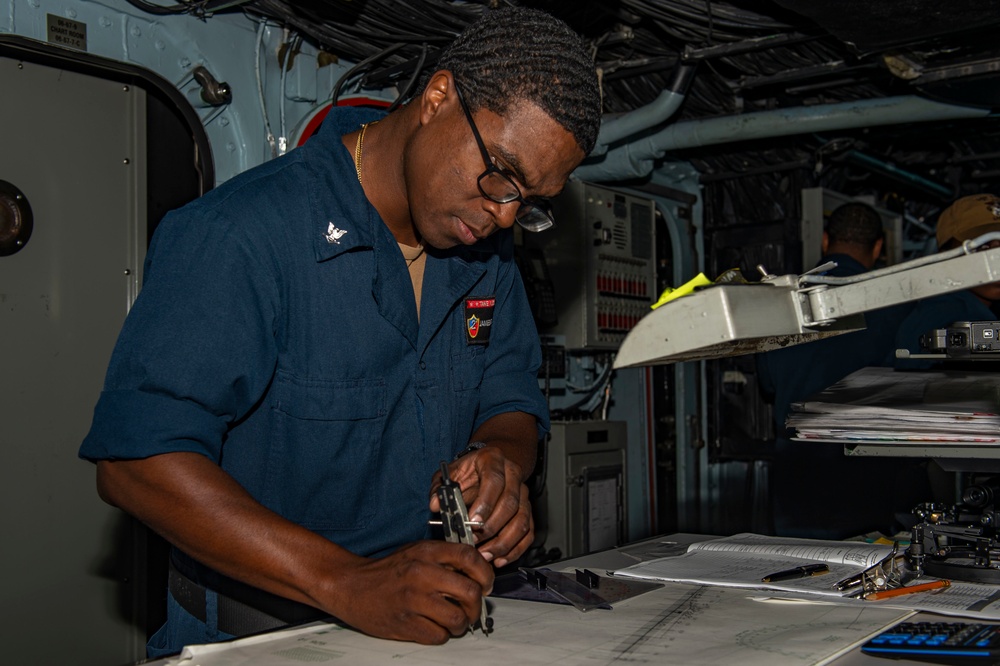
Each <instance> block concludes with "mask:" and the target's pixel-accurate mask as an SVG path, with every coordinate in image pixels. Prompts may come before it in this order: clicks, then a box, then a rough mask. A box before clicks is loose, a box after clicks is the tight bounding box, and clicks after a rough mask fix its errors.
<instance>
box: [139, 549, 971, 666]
mask: <svg viewBox="0 0 1000 666" xmlns="http://www.w3.org/2000/svg"><path fill="white" fill-rule="evenodd" d="M706 538H712V537H706V536H699V535H693V534H674V535H668V536H662V537H657V538H654V539H649V540H646V541H644V542H640V543H637V544H631V545H629V546H624V547H622V548H618V549H612V550H609V551H604V552H601V553H593V554H589V555H586V556H582V557H578V558H573V559H569V560H565V561H562V562H559V563H556V564H553V565H551V566H550V567H548V568H551V569H552V570H569V571H572V570H573V569H589V570H591V571H594V572H595V573H598V574H601V575H603V574H605V572H606V571H611V570H616V569H621V568H624V567H626V566H628V565H631V564H635V563H636V562H637V557H640V556H641V554H642V553H643V552H647V553H648V552H649V549H650V548H662V547H663V544H664V543H667V542H670V543H675V544H677V547H678V549H679V550H683V548H684V547H685V546H686V545H687V544H690V543H692V542H694V541H701V540H705V539H706ZM747 592H748V591H747V590H734V589H730V588H718V587H706V586H696V585H684V584H675V583H668V584H666V585H665V586H664V587H663V588H661V589H658V590H654V591H652V592H647V593H644V594H642V595H639V596H637V597H634V598H632V599H629V600H627V601H625V602H622V603H621V604H616V605H615V609H614V610H612V611H604V610H593V611H590V612H587V613H582V612H580V611H579V610H577V609H576V608H574V607H572V606H563V605H557V604H546V603H537V602H528V601H517V600H512V599H492V598H491V599H490V606H491V615H492V616H493V617H494V620H495V630H494V632H493V634H492V635H491V636H489V637H485V636H482V635H481V634H475V633H474V634H471V635H466V636H463V637H461V638H458V639H453V640H451V641H449V642H448V643H447V644H446V645H443V646H419V645H416V644H412V643H401V642H395V641H385V640H381V639H376V638H372V637H369V636H365V635H363V634H360V633H358V632H355V631H353V630H349V629H341V628H336V627H333V626H330V628H329V630H326V628H323V629H324V631H323V632H322V635H312V636H306V637H305V638H299V639H297V640H298V641H299V642H298V643H295V644H294V645H291V644H289V645H285V646H284V647H282V648H281V650H280V651H279V650H278V648H277V647H273V646H271V647H268V646H267V645H266V644H263V643H262V644H261V646H260V647H259V654H257V653H254V652H253V651H251V652H250V654H251V658H250V659H248V660H245V661H236V660H230V659H225V660H222V659H220V657H219V656H218V655H204V656H199V658H198V659H196V660H194V661H183V662H178V661H177V660H176V658H174V659H173V660H170V659H164V660H157V661H153V662H149V663H150V664H156V665H160V666H166V665H167V664H176V663H182V664H193V663H204V664H205V665H206V666H211V665H212V664H247V665H249V664H257V663H260V664H268V665H270V664H276V663H282V664H283V663H285V662H284V661H280V658H279V657H276V656H274V655H276V654H277V655H286V654H290V652H289V650H298V651H300V652H301V651H303V650H306V651H307V650H314V651H316V654H317V655H319V653H320V652H321V651H324V650H325V651H326V652H324V654H326V655H327V656H329V655H330V654H332V653H333V652H336V653H337V654H336V656H337V657H338V658H343V661H344V663H347V662H350V663H352V664H354V665H356V666H365V665H367V664H383V663H389V662H395V663H406V664H428V665H430V664H434V665H436V666H447V665H456V666H463V665H465V664H473V663H475V664H477V666H478V665H480V664H485V665H488V664H497V665H498V666H499V665H503V666H510V664H511V663H512V662H514V663H519V664H525V665H527V664H538V665H539V666H546V665H548V664H559V665H560V666H591V665H594V664H602V663H617V662H620V661H623V660H624V661H628V662H629V663H633V664H659V663H685V664H689V665H701V664H705V665H709V664H727V663H738V664H740V666H754V665H756V664H760V665H761V666H779V665H782V664H788V665H789V666H796V665H799V664H810V663H830V664H834V665H835V666H866V665H867V666H876V665H877V664H880V663H881V664H883V665H885V664H889V663H891V662H889V661H887V660H886V659H884V658H879V657H871V656H869V655H865V654H862V653H861V651H860V649H858V648H856V647H855V648H853V649H850V650H849V651H846V652H844V653H843V654H841V655H840V656H837V657H836V658H832V659H831V658H830V657H829V656H828V655H829V653H830V652H832V651H833V650H832V649H830V648H828V647H826V646H824V645H823V642H824V640H826V637H830V640H831V644H832V645H834V646H836V645H848V644H850V643H854V642H856V641H860V640H862V639H864V638H865V637H866V636H868V635H871V634H872V633H875V632H877V631H879V630H880V629H881V628H884V627H888V626H891V625H892V624H894V623H895V622H896V621H898V619H899V617H900V616H901V615H902V613H904V612H905V611H900V610H899V609H895V610H893V609H889V608H885V607H877V606H873V607H870V608H863V609H861V610H859V609H858V607H857V606H845V605H843V604H803V603H802V602H787V601H785V602H783V603H767V602H762V601H760V600H758V599H753V598H751V596H752V595H750V594H748V593H747ZM915 617H917V618H919V619H925V620H944V621H962V620H961V618H953V617H942V616H933V615H930V614H918V615H917V616H915ZM307 631H308V630H307ZM274 635H277V634H274ZM255 649H256V648H255ZM269 650H270V652H269ZM824 650H825V651H824ZM515 654H516V656H515ZM298 656H299V657H304V656H308V655H304V653H303V654H300V655H298ZM314 656H315V655H314ZM231 657H235V655H232V656H231ZM282 658H283V657H282ZM311 660H312V661H315V660H316V659H311ZM297 661H302V658H299V659H297ZM893 662H894V663H896V664H919V663H926V662H917V661H910V660H893ZM289 663H291V662H289Z"/></svg>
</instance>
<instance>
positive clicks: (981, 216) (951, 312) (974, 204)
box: [896, 194, 1000, 370]
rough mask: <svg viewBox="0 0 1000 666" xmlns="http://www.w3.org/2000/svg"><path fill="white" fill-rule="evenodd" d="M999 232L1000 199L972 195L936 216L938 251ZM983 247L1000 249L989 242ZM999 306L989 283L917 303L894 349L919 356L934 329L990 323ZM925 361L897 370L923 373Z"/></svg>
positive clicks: (904, 363) (996, 288) (999, 286)
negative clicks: (923, 341) (922, 340)
mask: <svg viewBox="0 0 1000 666" xmlns="http://www.w3.org/2000/svg"><path fill="white" fill-rule="evenodd" d="M998 231H1000V197H997V196H995V195H993V194H973V195H970V196H967V197H962V198H961V199H958V200H957V201H955V202H954V203H952V204H951V205H950V206H948V207H947V208H945V209H944V210H943V211H941V214H940V215H939V216H938V221H937V228H936V230H935V232H936V236H937V243H938V249H939V250H940V251H945V250H950V249H953V248H956V247H958V246H959V245H961V244H962V243H963V242H964V241H967V240H973V239H974V238H976V237H978V236H982V235H983V234H986V233H991V232H993V233H995V232H998ZM986 247H989V248H994V247H1000V241H992V242H991V243H989V244H988V245H987V246H986ZM997 302H1000V283H996V282H994V283H990V284H984V285H980V286H978V287H973V288H971V289H963V290H961V291H952V292H949V293H947V294H941V295H940V296H933V297H931V298H925V299H923V300H921V301H918V302H917V303H916V304H915V305H914V307H913V309H912V311H911V312H910V314H909V315H908V316H907V317H906V319H904V320H903V322H902V323H901V324H900V325H899V330H898V331H897V333H896V346H897V347H899V348H900V349H908V350H910V351H911V352H913V353H921V352H923V351H924V350H923V349H921V347H920V337H921V336H922V335H925V334H926V333H929V332H931V331H932V330H934V329H936V328H945V327H948V326H951V325H952V324H954V323H955V322H960V321H992V320H994V319H996V317H997V315H996V314H995V313H994V312H993V308H994V306H995V304H996V303H997ZM934 363H935V362H934V361H930V360H926V359H903V360H899V361H896V367H899V368H907V369H911V370H912V369H926V368H929V367H931V366H932V365H934Z"/></svg>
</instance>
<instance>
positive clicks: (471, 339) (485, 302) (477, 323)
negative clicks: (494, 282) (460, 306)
mask: <svg viewBox="0 0 1000 666" xmlns="http://www.w3.org/2000/svg"><path fill="white" fill-rule="evenodd" d="M496 303H497V299H496V298H493V297H492V296H491V297H488V298H467V299H466V300H465V342H466V344H470V345H488V344H489V343H490V329H491V328H493V308H494V307H495V306H496Z"/></svg>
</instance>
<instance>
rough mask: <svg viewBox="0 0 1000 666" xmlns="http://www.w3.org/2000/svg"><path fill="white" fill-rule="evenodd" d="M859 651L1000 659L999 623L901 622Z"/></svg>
mask: <svg viewBox="0 0 1000 666" xmlns="http://www.w3.org/2000/svg"><path fill="white" fill-rule="evenodd" d="M861 652H863V653H864V654H869V655H872V656H877V657H892V658H895V659H913V660H917V661H927V662H931V663H935V664H976V663H979V664H992V663H996V662H1000V624H985V623H980V622H901V623H900V624H897V625H896V626H894V627H892V628H890V629H886V630H885V631H883V632H882V633H881V634H879V635H878V636H875V637H874V638H872V639H871V640H869V641H868V642H867V643H865V644H864V645H862V646H861Z"/></svg>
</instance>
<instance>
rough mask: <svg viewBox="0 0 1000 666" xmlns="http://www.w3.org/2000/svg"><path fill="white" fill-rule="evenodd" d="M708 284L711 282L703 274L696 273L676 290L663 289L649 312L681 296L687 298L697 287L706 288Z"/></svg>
mask: <svg viewBox="0 0 1000 666" xmlns="http://www.w3.org/2000/svg"><path fill="white" fill-rule="evenodd" d="M710 284H713V282H712V281H711V280H709V279H708V278H707V277H705V274H704V273H698V274H697V275H696V276H694V277H693V278H691V279H690V280H688V281H687V282H685V283H684V284H682V285H681V286H679V287H677V288H676V289H671V288H670V287H667V288H666V289H664V290H663V293H662V294H660V298H659V300H657V301H656V302H655V303H653V304H652V305H650V306H649V308H650V309H651V310H655V309H656V308H658V307H660V306H661V305H663V304H664V303H669V302H670V301H672V300H674V299H675V298H680V297H681V296H687V295H688V294H690V293H691V292H693V291H694V290H695V289H697V288H698V287H707V286H708V285H710Z"/></svg>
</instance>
